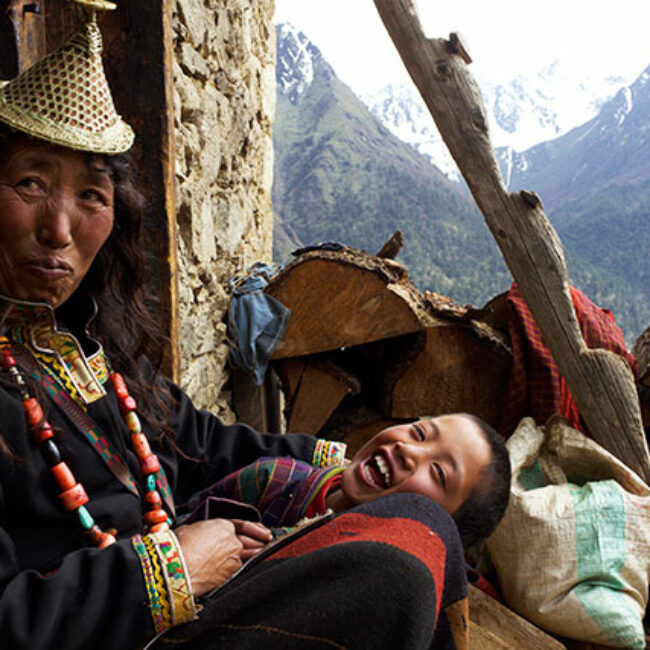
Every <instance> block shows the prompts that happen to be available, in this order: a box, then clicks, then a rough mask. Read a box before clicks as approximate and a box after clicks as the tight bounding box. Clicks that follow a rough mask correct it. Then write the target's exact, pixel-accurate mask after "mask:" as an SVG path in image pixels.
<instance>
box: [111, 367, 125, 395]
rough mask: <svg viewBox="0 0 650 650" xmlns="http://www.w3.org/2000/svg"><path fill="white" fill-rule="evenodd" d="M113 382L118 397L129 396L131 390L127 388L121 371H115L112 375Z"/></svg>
mask: <svg viewBox="0 0 650 650" xmlns="http://www.w3.org/2000/svg"><path fill="white" fill-rule="evenodd" d="M110 380H111V384H113V390H114V391H115V394H116V395H117V397H118V399H124V398H125V397H128V396H129V391H128V390H127V388H126V384H125V383H124V379H123V378H122V375H120V373H119V372H114V373H113V374H112V375H111V376H110Z"/></svg>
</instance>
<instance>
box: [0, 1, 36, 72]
mask: <svg viewBox="0 0 650 650" xmlns="http://www.w3.org/2000/svg"><path fill="white" fill-rule="evenodd" d="M0 52H2V56H1V57H0V79H11V78H12V77H15V76H16V75H17V74H18V73H19V72H22V71H23V70H25V69H26V68H29V67H30V66H31V65H32V64H33V63H35V62H36V61H38V59H40V58H41V57H43V56H44V55H45V54H46V49H45V0H38V1H34V0H0Z"/></svg>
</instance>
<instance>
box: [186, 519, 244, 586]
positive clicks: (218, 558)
mask: <svg viewBox="0 0 650 650" xmlns="http://www.w3.org/2000/svg"><path fill="white" fill-rule="evenodd" d="M247 523H249V522H247ZM174 532H175V533H176V537H177V538H178V542H179V544H180V546H181V550H182V552H183V557H184V559H185V565H186V567H187V572H188V573H189V575H190V580H191V581H192V591H193V593H194V596H201V595H202V594H205V593H207V592H208V591H212V590H213V589H216V588H217V587H219V586H221V585H222V584H223V583H224V582H226V580H228V578H230V577H231V576H232V574H233V573H235V571H237V570H238V569H239V568H240V567H241V565H242V562H243V560H244V558H243V551H244V543H243V542H242V541H241V540H240V538H239V536H238V533H237V531H236V527H235V524H234V523H233V522H231V521H228V520H227V519H208V520H206V521H197V522H195V523H193V524H188V525H187V526H181V527H180V528H177V529H176V530H175V531H174ZM253 539H255V538H253Z"/></svg>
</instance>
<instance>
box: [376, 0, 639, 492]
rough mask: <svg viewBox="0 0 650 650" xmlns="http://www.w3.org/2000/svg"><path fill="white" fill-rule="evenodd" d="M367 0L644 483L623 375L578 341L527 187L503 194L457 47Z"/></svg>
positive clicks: (567, 365)
mask: <svg viewBox="0 0 650 650" xmlns="http://www.w3.org/2000/svg"><path fill="white" fill-rule="evenodd" d="M375 6H376V7H377V10H378V11H379V14H380V16H381V19H382V21H383V23H384V25H385V27H386V29H387V30H388V33H389V34H390V36H391V38H392V40H393V42H394V43H395V46H396V47H397V50H398V52H399V54H400V56H401V57H402V60H403V62H404V64H405V66H406V68H407V70H408V72H409V74H410V75H411V77H412V78H413V81H414V82H415V84H416V86H417V87H418V89H419V91H420V94H421V95H422V97H423V99H424V101H425V103H426V104H427V107H428V109H429V111H430V113H431V115H432V116H433V118H434V120H435V122H436V125H437V127H438V129H439V131H440V134H441V136H442V138H443V140H444V141H445V143H446V145H447V147H448V148H449V151H450V153H451V155H452V156H453V158H454V160H455V161H456V163H457V165H458V167H459V169H460V171H461V173H462V174H463V176H464V178H465V181H466V182H467V185H468V187H469V189H470V191H471V192H472V195H473V196H474V199H475V201H476V203H477V204H478V207H479V208H480V210H481V212H482V213H483V216H484V217H485V221H486V223H487V225H488V227H489V228H490V230H491V232H492V234H493V235H494V238H495V239H496V241H497V244H498V245H499V248H500V249H501V252H502V253H503V256H504V259H505V261H506V264H507V265H508V267H509V269H510V271H511V273H512V275H513V276H514V278H515V279H516V281H517V283H518V285H519V289H520V291H521V293H522V295H523V296H524V299H525V300H526V303H527V304H528V306H529V307H530V310H531V312H532V314H533V316H534V317H535V319H536V321H537V323H538V324H539V327H540V329H541V331H542V334H543V336H544V339H545V341H546V343H547V344H548V346H549V348H550V351H551V353H552V355H553V358H554V359H555V361H556V363H557V365H558V367H559V369H560V372H561V373H562V375H563V377H564V379H565V380H566V382H567V385H568V386H569V388H570V390H571V392H572V394H573V396H574V398H575V401H576V404H577V406H578V409H579V410H580V413H581V415H582V417H583V419H584V422H585V424H586V426H587V429H588V430H589V433H590V435H591V436H592V437H593V438H594V440H596V441H597V442H598V443H599V444H601V445H602V446H603V447H605V448H606V449H608V450H609V451H611V452H612V453H613V454H615V455H616V456H617V457H618V458H620V459H621V460H622V461H623V462H624V463H626V464H627V465H628V466H629V467H630V468H631V469H633V470H634V471H636V472H637V473H638V474H639V475H640V476H642V477H643V478H644V479H645V480H646V482H648V481H650V457H649V455H648V445H647V442H646V439H645V434H644V431H643V427H642V423H641V415H640V411H639V403H638V400H637V397H636V390H635V386H634V379H633V377H632V374H631V372H630V370H629V368H628V366H627V364H626V363H625V362H624V361H623V360H622V359H621V358H620V357H618V356H616V355H614V354H612V353H610V352H607V351H605V350H589V349H588V348H587V346H586V345H585V343H584V340H583V338H582V336H581V334H580V329H579V327H578V322H577V318H576V315H575V312H574V309H573V305H572V302H571V298H570V294H569V281H568V275H567V269H566V262H565V258H564V251H563V249H562V245H561V243H560V240H559V237H558V236H557V233H556V232H555V230H554V229H553V227H552V226H551V224H550V222H549V221H548V219H547V217H546V215H545V214H544V211H543V210H542V205H541V201H540V200H539V198H538V197H537V196H536V195H535V194H534V193H533V192H527V191H522V192H520V193H514V194H513V193H509V192H508V191H507V189H506V187H505V184H504V182H503V179H502V177H501V174H500V172H499V168H498V165H497V161H496V159H495V156H494V152H493V150H492V146H491V143H490V139H489V135H488V127H487V118H486V114H485V109H484V107H483V101H482V98H481V93H480V91H479V88H478V86H477V84H476V81H475V80H474V78H473V76H472V75H471V74H470V73H469V71H468V70H467V65H466V63H465V62H464V60H463V56H461V55H462V53H461V52H458V46H457V45H455V44H454V43H453V42H450V41H446V40H444V39H427V38H426V37H425V36H424V34H423V32H422V28H421V26H420V22H419V19H418V17H417V15H416V12H415V8H414V6H413V2H412V0H375Z"/></svg>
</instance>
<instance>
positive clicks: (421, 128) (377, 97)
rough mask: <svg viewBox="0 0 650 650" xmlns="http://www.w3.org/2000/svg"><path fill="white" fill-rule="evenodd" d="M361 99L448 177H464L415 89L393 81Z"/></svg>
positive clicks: (389, 128) (455, 178) (392, 129)
mask: <svg viewBox="0 0 650 650" xmlns="http://www.w3.org/2000/svg"><path fill="white" fill-rule="evenodd" d="M360 99H361V101H363V103H364V104H365V105H366V106H367V107H368V108H369V109H370V111H371V112H372V113H373V114H374V115H375V117H377V118H378V119H379V120H380V121H381V122H382V124H383V125H384V126H385V127H386V128H387V129H388V130H389V131H390V132H391V133H392V134H393V135H395V136H396V137H398V138H399V139H400V140H402V141H403V142H406V143H408V144H410V145H411V146H412V147H414V148H415V149H416V150H417V151H418V152H419V153H421V154H423V155H425V156H426V157H427V158H429V160H430V161H431V162H432V163H433V164H434V165H435V166H436V167H438V169H440V171H442V172H443V173H444V174H445V175H446V176H447V177H448V178H451V179H453V180H459V179H460V172H459V171H458V168H457V167H456V163H455V162H454V160H453V158H452V157H451V155H450V154H449V151H448V149H447V146H446V145H445V143H444V142H443V140H442V138H441V137H440V134H439V133H438V129H437V128H436V125H435V123H434V122H433V119H432V117H431V115H430V113H429V111H428V110H427V108H426V106H425V104H424V102H423V101H422V99H421V98H420V96H419V95H418V94H417V93H416V92H415V90H413V89H411V88H410V87H407V86H403V85H400V86H394V85H392V84H391V85H388V86H386V87H384V88H382V89H381V90H380V91H379V92H377V93H376V94H374V95H365V96H361V97H360Z"/></svg>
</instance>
